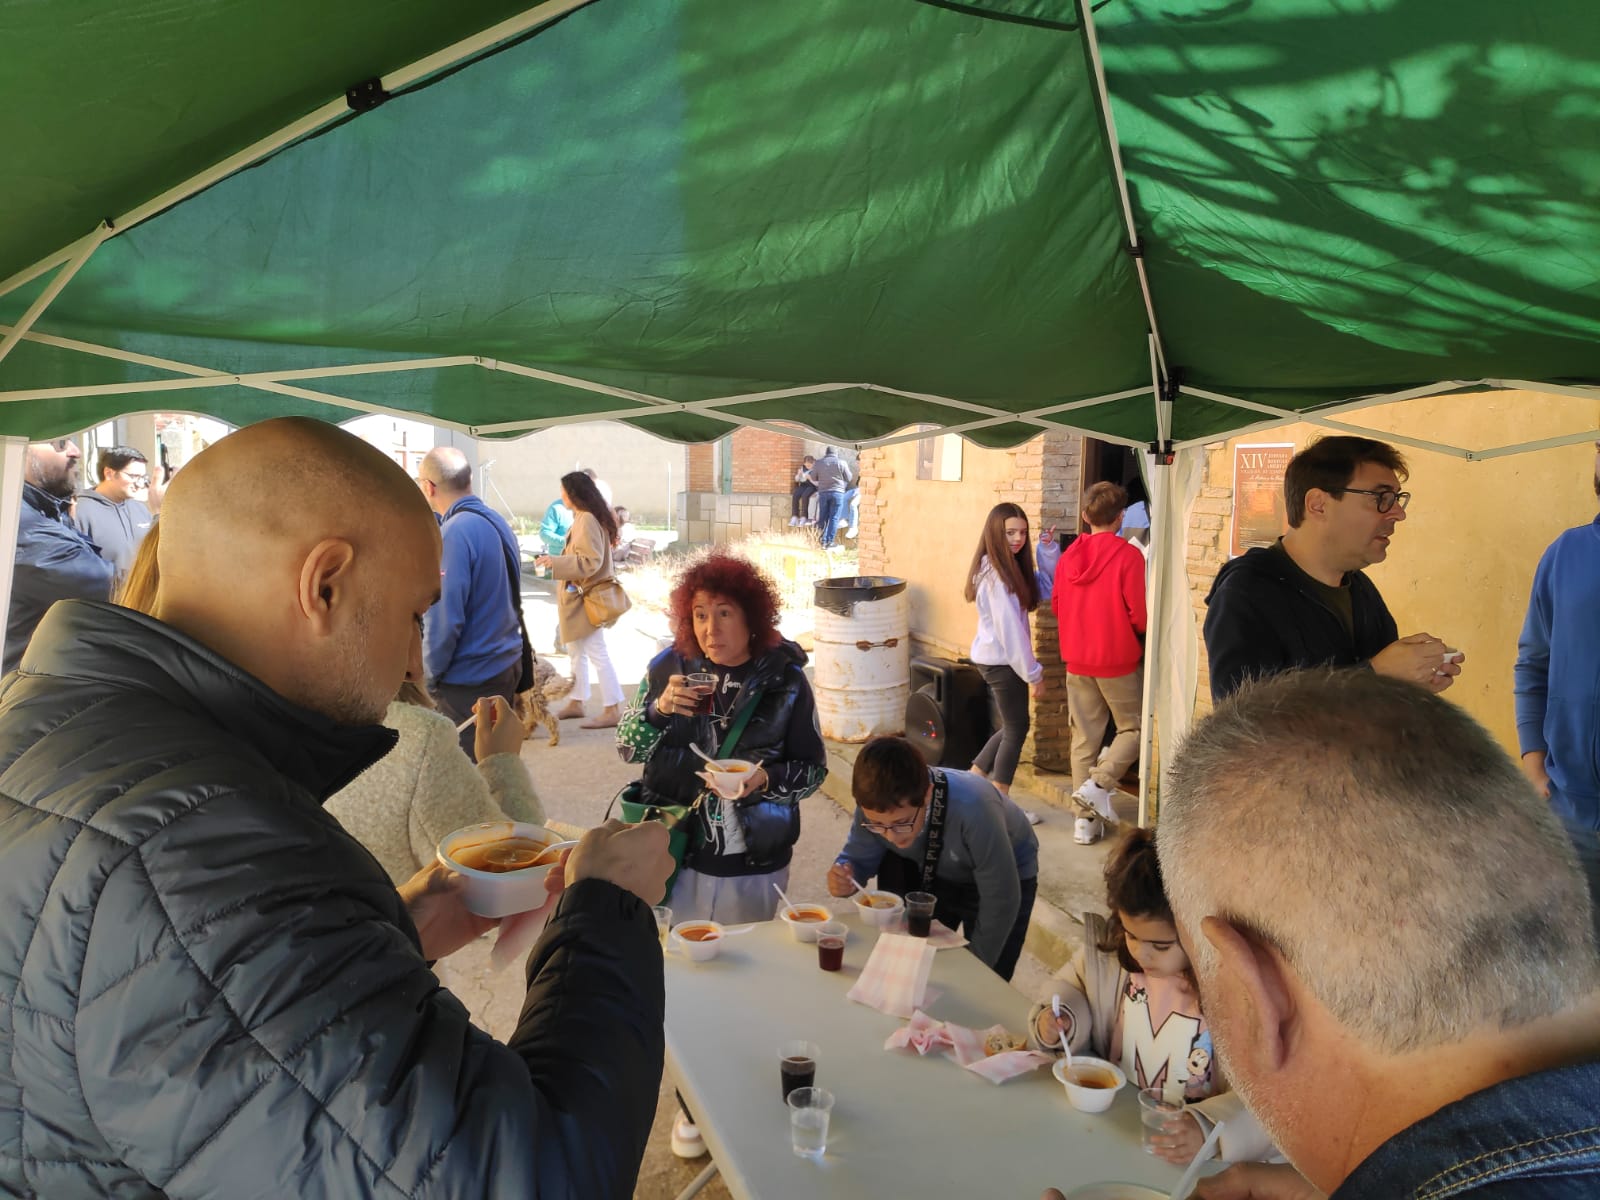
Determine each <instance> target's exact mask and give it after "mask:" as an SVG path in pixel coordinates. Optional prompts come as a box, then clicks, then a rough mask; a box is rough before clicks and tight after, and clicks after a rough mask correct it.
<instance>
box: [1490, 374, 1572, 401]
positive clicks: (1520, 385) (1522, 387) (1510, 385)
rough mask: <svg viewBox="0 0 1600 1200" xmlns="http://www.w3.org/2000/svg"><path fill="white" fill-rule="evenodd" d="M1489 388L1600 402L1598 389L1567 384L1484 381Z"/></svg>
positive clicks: (1527, 381) (1515, 380)
mask: <svg viewBox="0 0 1600 1200" xmlns="http://www.w3.org/2000/svg"><path fill="white" fill-rule="evenodd" d="M1482 382H1484V383H1486V384H1489V385H1490V386H1491V387H1497V388H1505V389H1506V390H1507V391H1512V392H1540V393H1542V394H1544V395H1546V396H1572V397H1573V398H1575V399H1578V400H1600V387H1583V386H1581V385H1576V384H1567V383H1534V382H1532V381H1531V380H1527V379H1485V380H1483V381H1482Z"/></svg>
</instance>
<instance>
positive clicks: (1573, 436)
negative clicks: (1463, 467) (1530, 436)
mask: <svg viewBox="0 0 1600 1200" xmlns="http://www.w3.org/2000/svg"><path fill="white" fill-rule="evenodd" d="M1596 435H1600V428H1596V429H1585V430H1583V431H1582V432H1580V433H1567V434H1562V435H1561V436H1560V437H1548V438H1540V439H1539V440H1538V441H1536V442H1518V443H1516V444H1515V445H1512V446H1495V447H1493V448H1491V449H1488V450H1476V451H1473V452H1472V453H1471V454H1469V455H1468V457H1469V458H1470V459H1471V460H1472V461H1474V462H1486V461H1488V460H1489V459H1491V458H1506V457H1508V456H1510V455H1513V454H1527V453H1529V452H1530V451H1534V450H1554V449H1556V448H1557V447H1559V446H1575V445H1577V444H1578V443H1579V442H1588V441H1593V440H1595V437H1596Z"/></svg>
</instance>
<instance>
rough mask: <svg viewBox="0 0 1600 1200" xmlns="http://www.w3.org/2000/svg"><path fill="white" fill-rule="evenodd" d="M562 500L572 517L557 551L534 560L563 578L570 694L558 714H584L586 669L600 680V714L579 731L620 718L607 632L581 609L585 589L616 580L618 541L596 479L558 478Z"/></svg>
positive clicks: (559, 600) (560, 607) (559, 598)
mask: <svg viewBox="0 0 1600 1200" xmlns="http://www.w3.org/2000/svg"><path fill="white" fill-rule="evenodd" d="M561 499H562V502H563V503H565V504H566V506H567V507H568V508H570V509H571V510H572V511H573V513H574V514H575V516H574V517H573V521H572V528H571V529H570V530H569V531H568V532H567V541H566V545H565V546H564V547H563V549H562V552H561V553H560V554H543V555H540V556H539V557H538V558H537V559H535V560H534V564H535V565H536V566H538V567H539V568H541V569H544V568H548V569H549V571H550V573H551V575H552V576H553V577H554V578H555V579H557V580H560V581H562V587H561V589H560V591H559V592H558V593H557V595H556V609H557V612H558V614H559V616H560V622H561V640H562V641H563V642H565V643H566V646H567V652H568V653H569V654H570V655H571V656H572V698H571V700H569V701H568V702H567V706H566V707H565V708H563V709H562V710H561V711H560V712H559V713H557V714H556V715H557V716H558V717H560V718H561V719H562V720H566V719H568V718H571V717H583V716H585V715H586V714H587V712H588V707H587V705H588V700H589V667H590V666H591V665H593V667H594V673H595V676H596V678H597V679H598V680H599V683H600V703H601V704H602V705H603V706H604V707H603V708H602V710H601V711H600V713H599V714H597V715H596V716H593V717H589V718H588V719H586V720H584V721H582V722H580V728H583V729H609V728H611V727H612V726H614V725H615V724H616V723H617V722H618V721H620V720H621V719H622V685H621V684H620V683H618V682H617V671H616V668H615V667H613V666H612V665H611V652H610V650H609V649H608V648H607V647H606V633H605V630H604V629H602V628H599V627H597V626H596V625H595V624H594V623H593V622H592V621H590V620H589V614H588V613H587V611H586V610H585V608H584V603H583V593H584V590H585V589H587V588H589V587H591V586H593V585H594V584H596V583H599V582H600V581H602V580H606V579H614V578H615V577H616V568H615V566H614V565H613V563H612V560H611V551H612V548H613V547H614V546H615V545H616V544H617V517H616V514H615V513H614V512H612V511H611V506H610V505H609V504H607V503H606V502H605V500H604V499H603V498H602V497H601V495H600V491H599V489H598V488H597V487H596V486H595V481H594V480H593V479H591V478H589V476H588V475H586V474H585V473H584V472H582V471H572V472H569V473H568V474H566V475H563V476H562V477H561Z"/></svg>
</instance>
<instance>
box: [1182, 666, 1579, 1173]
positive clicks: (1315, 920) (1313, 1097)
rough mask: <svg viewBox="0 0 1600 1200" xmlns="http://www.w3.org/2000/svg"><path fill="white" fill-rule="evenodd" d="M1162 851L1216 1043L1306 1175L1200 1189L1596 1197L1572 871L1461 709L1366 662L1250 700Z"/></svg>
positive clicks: (1202, 756)
mask: <svg viewBox="0 0 1600 1200" xmlns="http://www.w3.org/2000/svg"><path fill="white" fill-rule="evenodd" d="M1158 844H1159V848H1160V855H1161V870H1162V874H1163V876H1164V878H1165V881H1166V888H1167V895H1168V898H1169V899H1170V900H1171V902H1172V910H1173V913H1174V915H1175V916H1176V918H1177V924H1178V929H1179V932H1180V934H1181V935H1182V937H1183V940H1184V944H1185V946H1186V947H1187V948H1188V951H1189V955H1190V959H1191V961H1192V962H1193V964H1194V969H1195V973H1196V976H1197V979H1198V981H1199V984H1200V990H1201V995H1202V997H1203V999H1204V1003H1205V1011H1206V1016H1207V1018H1208V1019H1209V1020H1210V1022H1211V1028H1212V1031H1213V1034H1214V1035H1215V1038H1216V1044H1217V1051H1218V1054H1219V1055H1220V1056H1221V1058H1222V1059H1223V1061H1225V1062H1226V1063H1227V1064H1228V1071H1229V1075H1230V1078H1231V1079H1232V1082H1233V1085H1234V1086H1235V1087H1236V1088H1237V1089H1238V1090H1239V1092H1240V1094H1241V1095H1242V1097H1243V1098H1244V1100H1245V1102H1246V1103H1247V1104H1248V1105H1249V1106H1250V1109H1251V1110H1252V1111H1253V1112H1254V1113H1255V1114H1256V1116H1257V1117H1259V1118H1260V1119H1261V1121H1262V1123H1263V1125H1264V1126H1265V1127H1266V1129H1267V1131H1268V1133H1270V1134H1271V1135H1272V1137H1273V1139H1274V1140H1275V1141H1276V1143H1277V1144H1278V1146H1279V1147H1281V1148H1282V1149H1283V1151H1284V1153H1285V1154H1286V1155H1287V1156H1288V1158H1289V1159H1290V1161H1291V1162H1292V1163H1293V1164H1294V1165H1295V1167H1297V1168H1299V1171H1300V1172H1301V1173H1303V1174H1296V1173H1295V1172H1294V1171H1292V1170H1289V1169H1288V1168H1285V1167H1276V1168H1274V1167H1267V1166H1262V1165H1249V1166H1245V1167H1241V1168H1234V1169H1232V1170H1230V1171H1228V1172H1225V1173H1224V1174H1222V1175H1219V1176H1217V1177H1216V1178H1215V1179H1213V1180H1209V1181H1207V1182H1206V1183H1205V1184H1203V1185H1202V1186H1201V1188H1200V1189H1199V1191H1198V1193H1197V1194H1198V1195H1200V1196H1203V1197H1224V1198H1228V1200H1245V1198H1256V1200H1260V1198H1264V1197H1294V1198H1296V1200H1300V1198H1303V1197H1312V1196H1317V1195H1319V1194H1321V1193H1324V1192H1325V1193H1329V1194H1331V1195H1332V1196H1333V1197H1335V1198H1336V1200H1356V1198H1358V1197H1359V1198H1361V1200H1380V1198H1381V1200H1392V1198H1394V1197H1425V1196H1426V1197H1434V1196H1438V1197H1444V1196H1452V1197H1454V1196H1463V1195H1468V1194H1470V1195H1472V1196H1474V1197H1483V1198H1487V1197H1512V1196H1515V1197H1519V1198H1527V1197H1538V1198H1541V1200H1548V1198H1553V1197H1578V1196H1586V1197H1593V1196H1596V1195H1600V1099H1597V1097H1600V1061H1597V1059H1600V960H1597V956H1596V949H1595V939H1594V933H1593V931H1592V929H1591V928H1590V924H1589V905H1588V896H1587V895H1586V889H1585V884H1584V880H1583V876H1582V875H1581V874H1580V873H1579V871H1578V867H1577V863H1576V861H1575V859H1574V856H1573V851H1572V847H1571V845H1570V843H1569V842H1568V841H1567V839H1566V837H1565V836H1564V835H1563V832H1562V829H1561V825H1560V823H1559V822H1558V821H1557V820H1556V818H1555V817H1554V816H1553V815H1552V813H1551V812H1550V810H1549V808H1548V807H1547V806H1546V805H1545V804H1544V803H1543V802H1541V800H1540V799H1539V797H1538V796H1537V795H1536V794H1535V793H1534V791H1533V789H1532V788H1531V787H1530V786H1529V784H1528V782H1527V781H1526V780H1525V779H1524V778H1523V777H1522V775H1521V774H1520V772H1519V771H1518V768H1517V765H1516V764H1515V763H1514V762H1512V760H1511V759H1510V757H1509V756H1508V755H1507V754H1505V752H1504V751H1502V750H1501V749H1500V748H1499V747H1498V746H1497V745H1496V744H1495V743H1494V742H1493V740H1492V739H1491V738H1490V736H1489V734H1488V733H1487V732H1486V731H1485V730H1484V729H1483V728H1482V727H1481V726H1479V725H1478V724H1477V723H1476V722H1474V721H1473V720H1472V719H1471V718H1470V717H1468V716H1467V715H1466V714H1465V713H1463V712H1462V711H1461V710H1460V709H1458V708H1457V707H1455V706H1454V705H1452V704H1450V703H1448V702H1447V701H1445V700H1442V699H1440V698H1438V697H1437V696H1434V695H1433V694H1431V693H1430V692H1428V691H1426V690H1424V689H1423V688H1420V687H1417V686H1415V685H1413V684H1410V683H1406V682H1403V681H1400V680H1395V679H1388V678H1384V677H1382V676H1379V675H1376V674H1374V673H1373V672H1368V671H1343V672H1331V671H1316V672H1299V673H1291V674H1288V675H1283V676H1279V677H1276V678H1273V679H1269V680H1266V681H1263V682H1260V683H1257V684H1253V685H1250V686H1248V687H1246V688H1245V689H1244V690H1242V691H1241V692H1239V693H1238V694H1237V695H1236V696H1235V697H1234V698H1233V699H1232V700H1230V701H1229V702H1227V703H1225V704H1223V705H1222V706H1221V707H1219V708H1218V709H1217V710H1216V712H1215V713H1214V714H1212V715H1211V716H1210V717H1208V718H1207V719H1205V720H1204V721H1202V722H1201V723H1200V724H1199V725H1198V726H1197V727H1196V729H1195V730H1194V732H1193V733H1192V734H1191V735H1190V736H1189V738H1188V739H1187V740H1186V741H1185V742H1184V744H1183V746H1182V747H1181V749H1180V750H1179V752H1178V754H1177V756H1176V760H1175V763H1174V765H1173V769H1172V772H1171V775H1170V777H1169V779H1168V781H1167V784H1166V786H1165V787H1164V789H1163V794H1162V806H1161V825H1160V831H1159V835H1158Z"/></svg>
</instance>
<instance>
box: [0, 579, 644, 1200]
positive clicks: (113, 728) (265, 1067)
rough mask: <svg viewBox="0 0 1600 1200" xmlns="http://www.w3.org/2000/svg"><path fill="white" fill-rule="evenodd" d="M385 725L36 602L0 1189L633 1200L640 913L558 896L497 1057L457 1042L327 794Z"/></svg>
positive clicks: (8, 871) (12, 697) (9, 777)
mask: <svg viewBox="0 0 1600 1200" xmlns="http://www.w3.org/2000/svg"><path fill="white" fill-rule="evenodd" d="M393 736H394V735H393V734H391V733H389V732H388V731H386V730H383V729H379V728H372V727H364V728H348V727H340V726H337V725H334V724H332V723H331V722H329V721H327V720H325V719H324V718H321V717H319V716H317V715H315V714H313V713H310V712H307V711H306V710H304V709H301V708H299V707H297V706H295V705H292V704H289V703H288V702H286V701H284V700H283V699H281V698H280V697H278V696H277V695H275V694H274V693H273V692H271V691H269V690H268V689H267V688H265V687H264V686H262V684H260V683H259V682H258V681H257V680H255V679H253V678H251V677H249V676H247V675H245V674H244V673H243V672H241V671H239V670H238V669H237V668H236V667H233V666H232V665H230V664H229V663H227V662H225V661H223V660H222V659H220V658H218V657H217V656H216V655H214V654H212V653H210V652H209V651H208V650H206V649H205V648H204V647H201V646H200V645H198V644H197V643H195V642H193V641H191V640H189V639H187V638H185V637H183V636H182V635H180V634H178V633H177V632H175V631H174V630H172V629H170V628H169V627H167V626H165V625H162V624H160V623H158V622H155V621H152V620H150V619H148V618H145V617H142V616H139V615H137V614H134V613H131V612H129V611H127V610H125V609H119V608H114V607H112V606H110V605H104V604H96V603H90V602H84V601H69V602H66V603H63V604H59V605H57V606H56V607H55V608H54V609H52V610H51V612H50V613H49V615H48V616H46V618H45V620H44V622H43V623H42V624H41V625H40V627H39V630H38V633H37V634H36V635H35V636H34V639H33V643H32V645H31V647H30V648H29V650H28V653H27V654H26V656H25V657H24V659H23V663H22V668H21V670H20V671H19V672H18V673H16V674H13V675H11V676H8V677H7V678H6V680H5V681H4V684H3V685H0V911H3V912H4V914H5V917H4V920H3V921H0V1195H7V1196H29V1197H33V1196H39V1197H48V1200H73V1198H76V1197H90V1196H96V1197H98V1196H116V1197H156V1196H171V1197H216V1198H218V1200H248V1198H250V1197H267V1196H271V1197H283V1196H295V1197H312V1198H320V1197H327V1198H329V1200H359V1198H364V1197H392V1198H399V1197H412V1198H421V1197H443V1196H450V1197H476V1196H484V1197H487V1196H497V1197H498V1196H504V1197H518V1198H521V1197H535V1196H536V1197H556V1196H561V1197H567V1196H571V1197H584V1198H585V1200H593V1198H596V1197H626V1196H630V1195H632V1193H633V1188H634V1182H635V1176H636V1175H637V1172H638V1166H639V1160H640V1157H641V1155H642V1154H643V1150H644V1143H645V1138H646V1136H647V1134H648V1131H649V1127H650V1122H651V1117H652V1114H653V1113H654V1111H655V1107H656V1097H657V1091H658V1088H659V1086H660V1077H661V1062H662V1032H661V1021H662V1012H663V1007H664V997H663V988H662V973H661V954H660V950H659V947H658V944H657V941H656V936H655V932H654V925H653V922H652V919H651V916H650V913H649V912H648V910H646V909H645V908H644V906H643V904H642V903H640V901H639V900H638V899H636V898H635V897H633V896H631V895H629V894H627V893H625V892H623V891H621V890H620V889H618V888H616V887H614V886H612V885H611V884H608V883H602V882H599V881H597V880H590V881H585V882H583V883H580V884H578V885H576V886H575V887H574V888H573V889H572V890H571V891H569V892H568V893H567V895H566V897H565V898H564V899H563V901H562V903H561V906H560V909H559V911H558V913H557V915H556V916H555V917H554V918H552V920H551V922H550V926H549V928H548V930H547V931H546V933H545V935H544V937H543V938H542V939H541V941H540V943H539V945H538V947H537V949H536V950H535V951H534V952H533V954H532V956H531V957H530V959H529V964H528V994H527V1002H526V1006H525V1007H524V1009H523V1012H522V1019H521V1023H520V1026H519V1028H518V1029H517V1031H516V1033H515V1035H514V1036H513V1037H512V1038H511V1039H510V1042H509V1044H506V1045H502V1044H500V1043H499V1042H496V1041H494V1040H493V1039H491V1038H490V1037H489V1036H488V1035H487V1034H485V1033H482V1032H480V1031H479V1030H477V1029H475V1028H473V1027H472V1025H471V1024H470V1023H469V1022H468V1019H467V1014H466V1011H465V1010H464V1009H463V1008H462V1006H461V1004H460V1003H459V1002H458V1001H457V1000H456V999H455V998H454V997H453V996H451V995H450V993H448V992H446V991H444V990H442V989H441V988H440V987H439V984H438V982H437V980H436V979H435V978H434V975H433V973H432V972H431V971H430V970H429V969H428V966H427V964H426V963H424V962H423V959H422V956H421V954H420V952H419V945H418V941H417V934H416V930H415V928H414V927H413V925H412V923H411V921H410V919H409V918H408V917H407V915H406V911H405V909H404V908H403V907H402V905H401V903H400V900H399V897H398V895H397V893H396V892H395V890H394V888H393V886H392V885H391V884H390V883H389V881H388V879H387V878H386V877H385V876H384V873H383V871H382V869H381V868H380V867H379V866H378V864H377V863H376V861H374V860H373V858H372V856H371V855H369V854H368V853H367V852H366V850H365V849H363V848H362V847H361V845H360V844H359V843H357V842H355V841H354V840H353V839H352V838H350V837H349V836H348V835H346V834H345V833H344V832H343V830H342V829H341V828H340V827H339V825H338V824H337V822H335V821H334V820H333V818H332V817H330V816H328V815H327V814H326V813H324V812H323V811H322V808H321V801H322V799H323V797H325V796H327V795H328V794H329V793H330V792H333V791H334V790H336V789H337V788H339V787H340V786H342V785H343V784H344V783H345V782H347V781H348V780H349V779H350V778H351V777H352V776H353V775H355V774H356V773H357V772H359V771H360V770H362V769H363V768H365V767H366V766H367V765H368V764H370V763H371V762H372V761H373V760H374V759H375V758H377V757H378V756H380V755H381V754H383V753H384V752H385V751H386V750H388V748H389V747H390V745H391V744H392V739H393ZM507 983H508V984H509V983H510V980H507Z"/></svg>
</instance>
